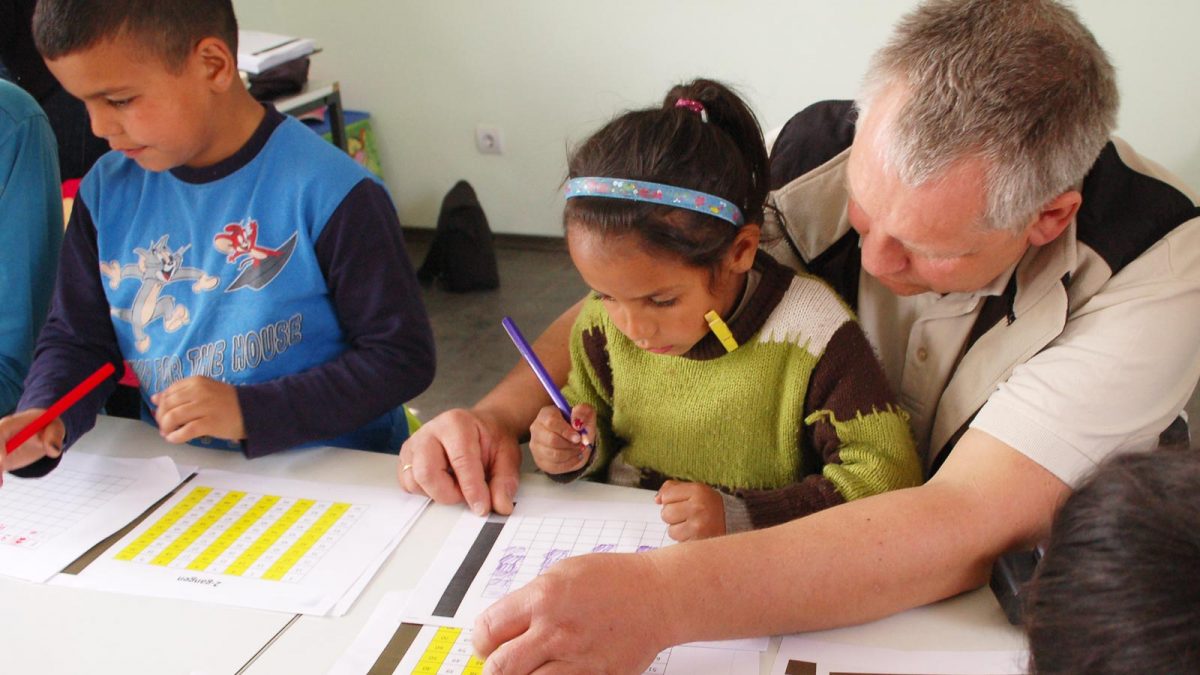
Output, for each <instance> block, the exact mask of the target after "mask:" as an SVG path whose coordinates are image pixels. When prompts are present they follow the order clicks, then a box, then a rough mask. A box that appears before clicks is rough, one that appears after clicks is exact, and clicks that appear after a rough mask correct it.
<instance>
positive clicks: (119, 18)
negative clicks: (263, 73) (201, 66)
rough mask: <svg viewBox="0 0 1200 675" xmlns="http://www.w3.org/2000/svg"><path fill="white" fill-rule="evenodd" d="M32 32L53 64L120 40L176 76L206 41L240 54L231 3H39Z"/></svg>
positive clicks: (143, 0) (227, 0)
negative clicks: (134, 44) (146, 53)
mask: <svg viewBox="0 0 1200 675" xmlns="http://www.w3.org/2000/svg"><path fill="white" fill-rule="evenodd" d="M33 29H34V39H35V40H36V41H37V47H38V51H40V52H41V53H42V56H43V57H45V58H47V59H50V60H54V59H57V58H60V57H62V56H66V55H68V54H72V53H75V52H78V51H82V50H85V49H88V48H89V47H93V46H95V45H96V44H98V43H100V42H102V41H105V40H114V39H116V38H119V37H130V38H133V39H134V40H135V41H136V42H137V43H138V44H140V45H141V46H143V47H145V48H146V49H148V50H149V51H150V52H152V53H153V54H155V55H156V56H158V58H160V59H162V61H163V63H165V64H166V65H167V67H168V68H170V69H172V70H175V71H176V72H177V69H179V68H181V67H182V66H183V63H184V62H185V61H186V59H187V56H188V54H190V53H191V51H192V49H193V48H195V46H196V44H197V43H198V42H200V40H202V39H204V38H206V37H216V38H220V39H221V40H223V41H224V42H225V44H226V45H227V46H228V47H229V50H230V51H231V52H233V53H234V54H236V53H237V32H238V27H237V18H236V17H235V16H234V13H233V2H232V0H104V1H103V2H97V0H39V2H38V4H37V10H36V12H35V13H34V18H33Z"/></svg>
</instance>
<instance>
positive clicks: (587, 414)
mask: <svg viewBox="0 0 1200 675" xmlns="http://www.w3.org/2000/svg"><path fill="white" fill-rule="evenodd" d="M571 419H572V421H573V424H567V422H566V420H564V419H563V418H562V412H560V411H559V409H558V408H556V407H554V406H552V405H548V406H546V407H545V408H542V410H541V412H539V413H538V416H537V419H535V420H534V421H533V424H532V425H530V427H529V452H530V454H532V455H533V461H534V463H536V464H537V465H538V468H539V469H541V470H542V471H545V472H546V473H549V474H560V473H568V472H571V471H576V470H578V469H580V468H582V467H583V465H584V464H587V461H588V458H589V457H590V456H591V454H592V450H591V448H589V447H587V446H586V445H584V438H583V435H584V434H585V433H586V434H587V439H588V441H591V442H595V438H596V411H595V409H594V408H592V406H590V405H587V404H586V403H581V404H579V405H577V406H575V408H574V409H572V410H571Z"/></svg>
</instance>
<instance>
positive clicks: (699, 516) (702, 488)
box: [654, 480, 725, 541]
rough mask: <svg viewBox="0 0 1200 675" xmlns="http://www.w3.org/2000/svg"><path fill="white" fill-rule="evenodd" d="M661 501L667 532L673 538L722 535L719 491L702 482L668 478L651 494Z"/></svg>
mask: <svg viewBox="0 0 1200 675" xmlns="http://www.w3.org/2000/svg"><path fill="white" fill-rule="evenodd" d="M654 502H655V503H656V504H662V519H663V522H664V523H666V524H667V525H670V527H669V528H667V534H668V535H670V537H671V538H672V539H674V540H675V541H687V540H689V539H707V538H708V537H719V536H721V535H723V534H725V502H724V501H723V500H722V499H721V493H719V492H717V491H716V490H714V489H712V488H710V487H709V486H707V485H705V484H704V483H685V482H681V481H676V480H669V481H667V482H665V483H663V486H662V487H661V488H659V490H658V494H656V495H654Z"/></svg>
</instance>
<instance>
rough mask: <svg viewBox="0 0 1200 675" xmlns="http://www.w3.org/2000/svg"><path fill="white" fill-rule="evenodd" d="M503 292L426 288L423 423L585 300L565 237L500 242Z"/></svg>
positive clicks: (417, 405) (471, 393)
mask: <svg viewBox="0 0 1200 675" xmlns="http://www.w3.org/2000/svg"><path fill="white" fill-rule="evenodd" d="M430 232H431V231H430V230H406V231H405V236H406V240H407V242H408V248H409V255H410V257H411V258H412V259H413V261H414V265H419V264H420V262H421V260H423V259H424V257H425V252H426V250H428V248H429V241H430V239H431V235H430ZM496 259H497V262H498V265H499V269H500V288H499V289H497V290H495V291H484V292H476V293H450V292H447V291H444V290H441V289H439V288H436V287H434V288H427V289H426V290H425V305H426V308H427V309H428V311H429V316H430V320H431V321H432V322H433V333H434V339H435V340H436V342H437V351H438V372H437V377H435V378H434V382H433V385H432V386H431V387H430V388H429V390H428V391H426V392H425V393H424V394H422V395H421V396H418V397H417V398H416V399H414V400H413V401H412V402H411V403H410V407H412V408H413V410H415V411H416V412H417V414H418V416H419V417H420V418H421V419H425V420H427V419H429V418H431V417H433V416H435V415H437V414H438V413H440V412H442V411H444V410H447V409H449V408H456V407H467V406H470V405H471V404H473V403H474V402H475V401H477V400H478V399H479V398H480V397H482V396H483V395H484V394H486V393H487V392H488V391H489V390H490V389H491V388H492V386H493V385H495V384H496V383H497V382H499V381H500V379H501V378H502V377H503V376H504V374H505V373H507V372H508V371H509V369H511V368H512V367H513V365H515V364H516V362H517V359H518V358H519V357H518V354H517V351H516V348H514V347H513V345H512V343H511V342H510V341H509V340H508V336H507V335H506V334H505V333H504V329H503V328H501V326H500V319H501V318H503V317H504V316H511V317H512V318H513V320H514V321H515V322H516V323H517V325H518V326H519V327H520V328H521V332H522V333H524V334H525V336H526V337H527V338H529V339H530V340H533V339H534V338H535V337H536V336H537V335H539V334H540V333H541V332H542V330H543V329H544V328H545V327H546V326H547V325H549V324H550V322H551V321H553V320H554V318H555V317H557V316H558V315H559V314H560V313H561V312H562V311H563V310H564V309H565V308H566V307H568V306H569V305H571V304H572V303H573V302H575V301H576V300H578V299H579V298H581V297H583V295H584V293H586V292H587V287H586V286H585V285H584V284H583V282H582V281H581V280H580V279H579V275H578V274H576V272H575V268H574V267H572V265H571V260H570V258H569V257H568V256H567V252H566V248H565V246H564V244H563V242H562V240H561V239H555V238H539V237H521V238H514V239H511V240H510V239H508V238H507V237H501V238H500V239H498V240H497V242H496ZM1187 411H1188V417H1189V419H1191V420H1192V421H1193V433H1192V446H1193V447H1200V432H1198V431H1196V430H1197V429H1200V422H1197V420H1200V389H1197V391H1196V392H1195V393H1193V394H1192V399H1191V401H1190V402H1189V404H1188V406H1187Z"/></svg>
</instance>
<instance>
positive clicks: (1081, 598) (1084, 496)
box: [1025, 450, 1200, 675]
mask: <svg viewBox="0 0 1200 675" xmlns="http://www.w3.org/2000/svg"><path fill="white" fill-rule="evenodd" d="M1197 483H1200V454H1198V453H1197V452H1196V451H1194V450H1160V451H1157V452H1148V453H1144V452H1143V453H1129V454H1125V455H1120V456H1117V457H1115V458H1114V459H1112V460H1111V461H1108V462H1106V463H1105V464H1102V465H1101V466H1100V468H1099V469H1098V470H1097V471H1096V472H1095V474H1093V475H1092V476H1091V478H1089V479H1088V480H1087V482H1086V483H1084V484H1083V485H1082V486H1081V487H1080V488H1079V489H1078V490H1076V491H1075V493H1074V494H1072V495H1071V496H1070V498H1068V499H1067V501H1066V503H1065V504H1064V505H1063V507H1062V510H1060V511H1059V513H1058V516H1057V517H1056V518H1055V521H1054V526H1053V527H1052V529H1051V530H1050V543H1049V545H1048V546H1047V547H1046V556H1045V557H1044V558H1043V559H1042V562H1041V564H1040V565H1039V566H1038V571H1037V575H1036V576H1035V577H1034V580H1033V582H1032V583H1031V586H1030V588H1029V589H1028V595H1027V605H1026V609H1025V615H1026V623H1027V626H1026V630H1027V631H1028V633H1029V654H1030V672H1031V673H1036V674H1037V675H1060V674H1063V675H1065V674H1067V673H1089V674H1090V675H1108V674H1113V675H1116V674H1117V673H1159V674H1167V673H1181V674H1182V673H1197V672H1200V581H1198V580H1197V579H1196V571H1197V570H1198V569H1200V493H1197V491H1196V485H1197Z"/></svg>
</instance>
